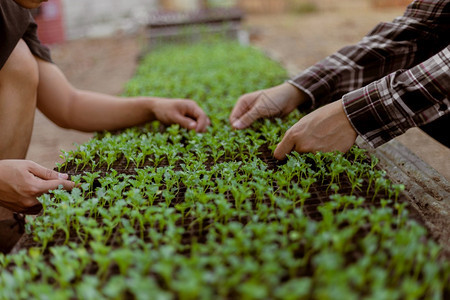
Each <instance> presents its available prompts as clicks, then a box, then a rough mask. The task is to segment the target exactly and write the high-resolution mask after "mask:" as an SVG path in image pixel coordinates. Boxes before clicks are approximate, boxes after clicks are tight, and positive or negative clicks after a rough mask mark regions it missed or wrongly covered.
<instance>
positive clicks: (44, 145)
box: [27, 0, 450, 180]
mask: <svg viewBox="0 0 450 300" xmlns="http://www.w3.org/2000/svg"><path fill="white" fill-rule="evenodd" d="M320 3H321V5H320V7H319V10H318V11H317V12H314V13H309V14H295V13H285V14H264V15H261V14H256V15H247V16H246V18H245V22H244V26H243V27H244V29H246V30H247V31H248V32H249V33H250V40H251V44H252V45H254V46H256V47H259V48H260V49H262V50H263V51H265V52H266V53H267V54H268V55H269V56H271V57H272V58H274V59H276V60H278V61H280V62H281V63H282V64H283V66H285V68H286V69H287V70H288V72H289V73H290V74H291V75H294V74H296V73H298V72H299V71H301V70H303V69H305V68H307V67H308V66H310V65H311V64H313V63H315V62H317V61H318V60H320V59H322V58H323V57H325V56H327V55H329V54H331V53H333V52H334V51H336V50H338V49H339V48H341V47H343V46H345V45H347V44H350V43H355V42H357V41H358V40H359V39H360V38H361V37H362V36H363V35H364V34H366V33H367V32H368V31H370V29H371V28H373V26H375V25H376V24H377V23H379V22H380V21H390V20H392V19H394V18H395V17H396V16H399V15H401V14H402V13H403V10H404V8H403V7H394V8H389V9H374V8H373V7H371V6H370V4H369V2H368V1H355V0H344V1H339V2H338V1H331V0H323V1H321V2H320ZM144 46H145V40H144V38H143V35H142V34H135V35H121V34H118V35H116V36H114V37H110V38H103V39H81V40H74V41H69V42H66V43H64V44H62V45H55V46H51V47H50V48H51V51H52V56H53V59H54V61H55V63H56V64H57V65H58V66H59V67H60V68H61V69H62V71H63V72H64V73H65V75H66V76H67V78H68V79H69V81H70V82H71V83H72V84H73V85H74V86H76V87H77V88H81V89H87V90H92V91H98V92H103V93H109V94H116V95H117V94H120V93H121V91H122V87H123V85H124V83H125V82H126V81H127V80H128V79H129V78H130V77H131V76H132V75H133V73H134V70H135V68H136V65H137V62H138V59H137V58H138V56H139V54H140V51H141V49H142V48H143V47H144ZM91 136H92V134H90V133H80V132H76V131H72V130H65V129H61V128H59V127H57V126H55V125H53V124H52V123H51V122H50V121H48V120H47V119H46V118H45V116H43V115H42V114H41V113H39V112H38V113H37V114H36V120H35V128H34V133H33V137H32V141H31V145H30V148H29V151H28V156H27V158H28V159H31V160H34V161H36V162H38V163H40V164H42V165H44V166H46V167H49V168H53V167H55V162H57V161H60V159H59V154H60V152H59V149H64V150H66V151H67V150H71V149H73V148H74V147H75V145H74V143H76V144H81V143H84V142H86V141H87V140H88V139H89V138H91ZM398 140H399V141H400V142H401V143H403V144H404V145H406V146H407V147H408V148H409V149H410V150H412V152H414V153H415V154H416V155H417V156H419V157H420V158H421V159H422V160H424V161H425V162H426V163H428V164H429V165H430V166H432V167H433V168H434V169H435V170H437V171H438V172H439V173H440V174H442V175H443V176H444V177H445V178H447V180H450V159H449V158H450V150H449V149H448V148H446V147H444V146H442V145H441V144H439V143H437V142H435V141H434V140H433V139H431V138H430V137H428V136H427V135H426V134H424V133H423V132H422V131H420V130H419V129H411V130H409V131H408V132H407V133H406V134H404V135H402V136H401V137H399V138H398Z"/></svg>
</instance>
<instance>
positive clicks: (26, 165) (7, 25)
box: [0, 0, 209, 214]
mask: <svg viewBox="0 0 450 300" xmlns="http://www.w3.org/2000/svg"><path fill="white" fill-rule="evenodd" d="M43 1H44V0H0V128H1V130H0V206H2V207H5V208H7V209H9V210H11V211H15V212H23V211H26V210H27V209H28V208H30V207H34V206H35V205H37V204H38V201H37V200H36V197H38V196H40V195H41V194H43V193H45V192H47V191H49V190H51V189H56V188H57V187H58V186H59V185H62V186H63V188H64V189H67V190H70V189H72V188H73V187H74V183H73V182H72V181H70V180H69V178H68V175H67V174H61V173H58V172H55V171H52V170H49V169H46V168H44V167H42V166H40V165H38V164H37V163H34V162H32V161H27V160H24V158H25V155H26V153H27V149H28V145H29V142H30V137H31V132H32V128H33V119H34V113H35V109H36V108H38V109H39V110H41V111H42V113H43V114H44V115H45V116H47V117H48V118H49V119H50V120H51V121H53V122H54V123H56V124H57V125H59V126H61V127H63V128H70V129H75V130H80V131H87V132H92V131H101V130H115V129H119V128H124V127H129V126H134V125H138V124H141V123H145V122H148V121H151V120H159V121H161V122H162V123H163V124H175V123H177V124H180V125H181V126H182V127H184V128H188V129H193V130H196V131H197V132H203V131H205V130H206V127H207V126H208V125H209V119H208V117H207V116H206V115H205V113H204V112H203V110H202V109H201V108H200V107H199V106H198V105H197V104H196V103H195V102H194V101H192V100H184V99H173V100H168V99H163V98H155V97H134V98H125V99H124V98H119V97H115V96H109V95H105V94H101V93H94V92H89V91H83V90H78V89H76V88H74V87H73V86H72V85H70V83H69V82H68V81H67V79H66V78H65V76H64V75H63V73H62V72H61V70H60V69H59V68H58V67H57V66H56V65H55V64H53V63H52V60H51V56H50V52H49V50H48V49H47V48H46V47H44V46H43V45H42V44H41V43H40V42H39V39H38V38H37V36H36V28H37V25H36V23H35V22H34V20H33V18H32V16H31V13H30V9H32V8H37V7H39V5H40V4H41V3H42V2H43ZM0 214H1V212H0Z"/></svg>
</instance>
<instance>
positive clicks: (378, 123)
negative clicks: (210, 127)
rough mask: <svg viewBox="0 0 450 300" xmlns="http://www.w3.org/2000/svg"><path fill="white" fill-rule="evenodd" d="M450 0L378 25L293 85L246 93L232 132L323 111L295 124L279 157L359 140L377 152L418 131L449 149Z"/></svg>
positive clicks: (419, 1)
mask: <svg viewBox="0 0 450 300" xmlns="http://www.w3.org/2000/svg"><path fill="white" fill-rule="evenodd" d="M449 94H450V0H438V1H423V0H416V1H413V2H412V3H411V4H410V5H409V6H408V7H407V9H406V11H405V13H404V15H403V16H401V17H398V18H396V19H395V20H393V21H392V22H388V23H380V24H378V25H377V26H376V27H375V28H374V29H373V30H372V31H371V32H370V33H369V34H368V35H366V36H365V37H364V38H363V39H362V40H361V41H360V42H359V43H357V44H356V45H351V46H347V47H344V48H342V49H341V50H339V51H338V52H336V53H334V54H332V55H330V56H329V57H327V58H325V59H324V60H322V61H320V62H318V63H317V64H315V65H313V66H311V67H310V68H308V69H306V70H305V71H303V72H302V73H300V74H299V75H297V76H295V77H294V78H292V79H291V80H289V81H287V82H285V83H283V84H281V85H279V86H276V87H272V88H270V89H266V90H261V91H256V92H253V93H249V94H245V95H243V96H241V97H240V98H239V100H238V102H237V104H236V106H235V107H234V109H233V111H232V113H231V115H230V122H231V124H232V126H233V127H234V128H235V129H242V128H245V127H248V126H249V125H250V124H251V123H252V122H253V121H255V120H256V119H259V118H264V117H281V116H285V115H287V114H289V113H290V112H291V111H293V110H294V109H295V108H297V107H300V108H306V107H310V108H317V107H320V108H318V109H317V110H315V111H313V112H311V113H310V114H308V115H306V116H305V117H303V118H302V119H300V121H298V122H297V123H296V124H295V125H294V126H292V127H291V128H290V129H289V130H288V131H287V132H286V134H285V136H284V137H283V139H282V141H281V142H280V144H279V145H278V146H277V148H276V150H275V152H274V156H275V157H276V158H278V159H283V158H284V157H285V156H286V154H288V153H289V152H291V151H297V152H310V151H334V150H339V151H343V152H345V151H347V150H348V149H349V148H350V147H351V146H352V145H353V144H354V143H355V140H356V137H357V135H360V136H361V137H362V138H363V139H365V140H366V141H367V142H368V143H369V144H370V145H372V146H373V147H377V146H380V145H382V144H383V143H385V142H387V141H389V140H390V139H392V138H394V137H395V136H398V135H400V134H402V133H404V132H405V131H406V130H407V129H409V128H411V127H420V128H421V129H423V130H424V131H425V132H427V133H428V134H429V135H431V136H432V137H434V138H435V139H436V140H438V141H440V142H441V143H442V144H444V145H445V146H447V147H449V146H450V142H449V136H450V135H449V133H448V132H449V130H450V126H449V124H450V119H449V112H450V102H449V98H448V96H449Z"/></svg>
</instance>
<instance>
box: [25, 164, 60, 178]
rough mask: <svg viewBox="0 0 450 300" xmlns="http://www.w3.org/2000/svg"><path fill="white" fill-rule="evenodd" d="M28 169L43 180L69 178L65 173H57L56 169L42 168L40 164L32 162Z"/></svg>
mask: <svg viewBox="0 0 450 300" xmlns="http://www.w3.org/2000/svg"><path fill="white" fill-rule="evenodd" d="M29 171H30V172H31V173H32V174H33V175H35V176H36V177H39V178H41V179H44V180H51V179H63V180H66V179H68V178H69V175H67V174H63V173H58V172H56V171H53V170H50V169H47V168H44V167H43V166H40V165H38V164H37V163H34V162H30V168H29Z"/></svg>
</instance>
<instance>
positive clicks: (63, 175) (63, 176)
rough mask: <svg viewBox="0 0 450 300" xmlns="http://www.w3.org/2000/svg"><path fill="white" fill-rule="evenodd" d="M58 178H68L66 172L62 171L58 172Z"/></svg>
mask: <svg viewBox="0 0 450 300" xmlns="http://www.w3.org/2000/svg"><path fill="white" fill-rule="evenodd" d="M58 178H59V179H68V178H69V175H68V174H64V173H58Z"/></svg>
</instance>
